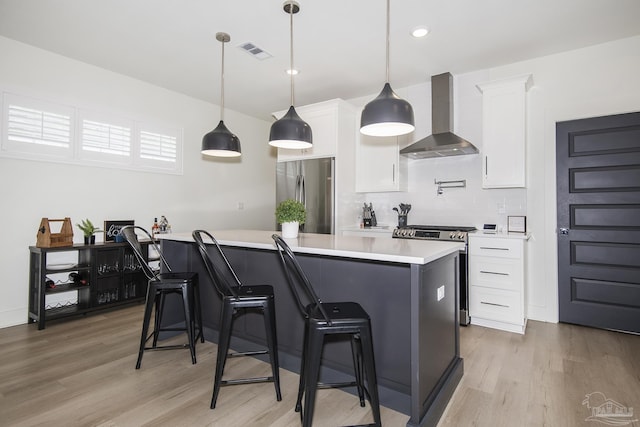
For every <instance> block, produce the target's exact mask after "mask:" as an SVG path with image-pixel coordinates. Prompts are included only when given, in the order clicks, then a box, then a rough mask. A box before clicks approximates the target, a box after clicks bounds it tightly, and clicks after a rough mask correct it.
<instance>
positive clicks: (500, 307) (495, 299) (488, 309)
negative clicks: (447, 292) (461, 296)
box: [469, 286, 524, 325]
mask: <svg viewBox="0 0 640 427" xmlns="http://www.w3.org/2000/svg"><path fill="white" fill-rule="evenodd" d="M469 306H470V307H469V308H470V315H471V317H472V318H474V317H479V318H484V319H490V320H495V321H499V322H508V323H514V324H518V325H522V324H524V312H523V309H522V293H520V292H513V291H505V290H501V289H491V288H485V287H482V286H471V290H470V294H469Z"/></svg>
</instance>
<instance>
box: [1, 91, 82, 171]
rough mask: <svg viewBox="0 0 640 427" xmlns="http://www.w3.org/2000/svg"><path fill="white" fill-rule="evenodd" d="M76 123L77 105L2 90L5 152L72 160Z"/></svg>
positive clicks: (6, 153)
mask: <svg viewBox="0 0 640 427" xmlns="http://www.w3.org/2000/svg"><path fill="white" fill-rule="evenodd" d="M74 126H75V109H74V108H71V107H67V106H65V105H61V104H56V103H53V102H48V101H43V100H39V99H35V98H29V97H26V96H20V95H16V94H12V93H7V92H4V93H2V123H1V124H0V129H2V140H1V141H0V142H1V144H2V150H0V154H2V155H6V156H13V157H20V158H35V159H38V160H46V159H47V158H52V159H56V160H57V161H59V160H60V159H69V158H71V157H72V155H73V150H72V148H73V138H74Z"/></svg>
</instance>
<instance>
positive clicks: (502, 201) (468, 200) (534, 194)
mask: <svg viewBox="0 0 640 427" xmlns="http://www.w3.org/2000/svg"><path fill="white" fill-rule="evenodd" d="M638 52H640V37H633V38H628V39H623V40H619V41H616V42H612V43H607V44H602V45H598V46H593V47H590V48H586V49H580V50H575V51H571V52H566V53H562V54H558V55H552V56H548V57H543V58H537V59H532V60H529V61H524V62H519V63H515V64H510V65H506V66H502V67H496V68H492V69H489V70H481V71H476V72H472V73H467V74H461V75H455V76H454V110H455V118H454V121H455V126H454V131H455V133H457V134H459V135H460V136H462V137H463V138H465V139H467V140H469V141H471V142H472V143H473V144H474V145H476V146H477V147H478V149H479V150H480V152H481V153H482V143H483V141H482V96H481V94H480V92H479V91H478V90H477V89H476V87H475V86H476V85H477V84H479V83H484V82H487V81H491V80H496V79H501V78H507V77H513V76H517V75H522V74H527V73H531V74H532V75H533V87H532V88H531V89H530V90H529V92H528V130H527V137H528V144H527V188H526V189H491V190H483V189H482V188H481V173H482V165H481V153H480V154H478V155H469V156H459V157H450V158H442V159H424V160H410V163H409V177H408V178H409V182H408V184H409V188H408V191H407V192H399V193H368V194H357V193H353V195H352V200H353V202H352V205H351V210H350V216H351V222H352V224H353V225H355V223H356V218H357V216H358V214H359V213H360V212H361V209H362V203H363V202H365V201H366V202H367V203H369V202H371V203H373V206H374V208H375V210H376V214H377V218H378V222H379V223H387V224H395V223H396V218H397V217H396V214H395V212H393V211H392V210H391V208H392V207H393V206H397V205H398V204H399V203H400V202H404V203H411V205H412V206H413V209H412V211H411V213H410V214H409V223H410V224H411V223H413V224H441V225H442V224H447V225H475V226H476V227H481V226H482V224H483V223H498V225H502V226H504V224H505V221H506V216H507V215H517V214H524V215H526V216H527V228H528V230H530V231H531V232H532V238H531V240H530V241H529V245H528V249H529V254H528V267H529V269H528V295H527V297H528V298H527V300H528V315H529V318H531V319H535V320H545V321H550V322H557V321H558V300H557V287H558V279H557V259H556V258H557V250H556V245H557V240H556V231H555V230H556V192H555V182H556V179H555V173H556V170H555V124H556V122H558V121H564V120H571V119H578V118H586V117H594V116H603V115H609V114H617V113H625V112H632V111H640V77H639V76H640V55H638ZM429 77H430V76H426V77H425V83H424V84H421V85H416V86H411V87H408V88H394V89H395V90H396V92H397V93H398V94H399V95H400V96H401V97H403V98H405V99H407V100H408V101H409V102H410V103H411V104H412V106H413V108H414V113H415V118H416V131H415V132H414V138H413V140H414V141H415V140H418V139H420V138H422V137H424V136H426V135H428V134H429V133H430V132H431V100H430V99H431V88H430V86H431V84H430V82H429V80H430V78H429ZM392 83H393V81H392ZM381 84H382V83H381ZM376 95H377V94H372V95H371V96H367V97H362V98H358V99H351V100H349V102H351V103H353V104H354V105H356V106H358V107H359V108H361V107H362V106H364V104H366V103H367V102H369V101H370V100H371V99H373V98H374V97H375V96H376ZM434 179H438V180H457V179H466V180H467V188H465V189H450V190H446V189H445V190H444V194H443V195H440V196H438V195H436V186H435V185H434ZM502 206H504V210H505V213H504V214H502V213H499V210H500V208H501V207H502ZM348 215H349V213H348V214H347V218H345V219H343V224H348V223H349V218H348Z"/></svg>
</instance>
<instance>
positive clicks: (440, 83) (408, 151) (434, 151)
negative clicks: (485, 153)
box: [400, 73, 478, 159]
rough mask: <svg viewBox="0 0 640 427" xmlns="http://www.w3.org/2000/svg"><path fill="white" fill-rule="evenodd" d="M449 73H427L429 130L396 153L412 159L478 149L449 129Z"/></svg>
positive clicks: (459, 153)
mask: <svg viewBox="0 0 640 427" xmlns="http://www.w3.org/2000/svg"><path fill="white" fill-rule="evenodd" d="M452 82H453V76H451V73H444V74H438V75H437V76H431V131H432V132H433V134H431V135H429V136H427V137H426V138H423V139H421V140H419V141H417V142H414V143H413V144H411V145H409V146H408V147H406V148H403V149H402V150H400V154H402V155H405V156H408V157H411V158H412V159H429V158H436V157H446V156H460V155H464V154H476V153H477V152H478V149H477V148H476V147H475V146H474V145H473V144H472V143H470V142H469V141H467V140H466V139H463V138H460V137H459V136H458V135H456V134H454V133H453V132H452V130H453V83H452Z"/></svg>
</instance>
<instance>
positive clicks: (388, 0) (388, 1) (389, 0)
mask: <svg viewBox="0 0 640 427" xmlns="http://www.w3.org/2000/svg"><path fill="white" fill-rule="evenodd" d="M390 3H391V0H387V83H389V28H390V26H389V10H390V9H391V8H390V6H389V4H390Z"/></svg>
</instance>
